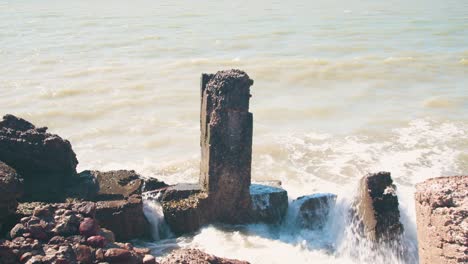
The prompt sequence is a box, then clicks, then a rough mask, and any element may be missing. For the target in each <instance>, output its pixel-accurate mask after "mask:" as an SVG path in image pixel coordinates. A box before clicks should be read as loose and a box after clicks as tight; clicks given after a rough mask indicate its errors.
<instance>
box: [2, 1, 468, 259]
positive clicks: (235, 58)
mask: <svg viewBox="0 0 468 264" xmlns="http://www.w3.org/2000/svg"><path fill="white" fill-rule="evenodd" d="M229 68H239V69H243V70H245V71H246V72H247V73H248V74H249V75H250V77H251V78H252V79H254V81H255V83H254V86H253V87H252V95H253V97H252V99H251V112H252V113H253V114H254V146H253V148H254V150H253V175H252V176H253V179H254V180H281V181H282V182H283V186H284V187H285V188H286V189H287V190H288V192H289V195H290V198H295V197H298V196H301V195H305V194H311V193H315V192H332V193H336V194H338V205H337V208H336V210H335V212H334V217H332V219H330V221H329V225H328V226H327V227H326V228H325V229H324V230H323V231H320V232H312V231H306V230H296V229H295V228H293V227H291V226H290V225H288V223H285V224H284V225H283V226H281V227H277V228H273V229H272V228H269V227H267V226H262V225H252V226H243V227H239V228H232V227H226V228H219V227H207V228H205V229H203V230H202V231H201V232H200V233H198V234H197V235H195V236H194V237H185V238H181V239H178V240H175V239H169V240H162V241H159V242H156V243H154V244H153V245H152V246H153V247H154V249H155V250H156V251H159V250H162V251H164V249H165V248H167V247H175V246H191V247H198V248H201V249H203V250H205V251H207V252H209V253H214V254H217V255H220V256H225V257H230V258H239V259H244V260H249V261H251V262H252V263H312V262H314V263H373V264H377V263H415V262H417V253H416V250H415V248H416V245H417V242H416V237H415V236H416V235H415V212H414V201H413V191H414V185H415V184H416V183H418V182H420V181H423V180H424V179H427V178H429V177H435V176H441V175H455V174H466V173H467V171H468V1H465V0H448V1H433V0H429V1H410V2H408V1H396V0H388V1H370V0H365V1H357V0H351V1H343V0H334V1H325V0H311V1H293V2H291V1H289V2H288V1H261V0H259V1H206V0H203V1H165V0H161V1H146V0H134V1H121V0H114V1H108V0H102V1H89V0H82V1H73V2H70V1H52V0H44V1H31V0H21V1H20V0H16V1H4V0H0V114H2V115H3V114H6V113H12V114H15V115H18V116H21V117H23V118H26V119H28V120H31V121H32V122H34V123H35V124H37V125H42V126H48V127H49V128H50V131H51V132H53V133H57V134H59V135H61V136H62V137H64V138H67V139H69V140H70V141H71V143H72V145H73V148H74V150H75V152H76V153H77V156H78V160H79V161H80V164H79V169H80V170H83V169H90V168H92V169H101V170H106V169H135V170H137V171H138V172H140V173H141V174H143V175H147V176H152V177H157V178H160V179H163V180H166V181H167V182H170V183H175V182H182V181H190V182H195V181H197V178H198V166H199V159H200V153H199V100H200V98H199V77H200V74H201V73H202V72H215V71H217V70H221V69H229ZM382 170H384V171H390V172H392V177H393V179H394V180H395V182H396V184H397V187H398V196H399V199H400V209H401V212H402V217H401V220H402V222H403V223H404V225H405V228H406V229H405V230H406V231H405V242H404V243H403V245H402V246H403V247H405V248H406V249H407V251H408V252H409V253H408V256H407V257H406V258H404V259H402V258H399V257H398V256H396V255H395V254H393V253H392V249H388V250H387V249H384V250H376V249H373V248H372V247H371V246H369V245H368V244H367V243H366V241H356V240H355V238H353V237H351V235H350V230H349V226H348V225H347V223H346V222H345V221H344V220H343V219H344V218H345V217H342V215H341V214H344V213H345V212H346V210H347V209H348V208H349V205H350V203H351V202H352V199H353V193H354V191H355V189H356V187H357V181H358V179H359V178H360V177H362V176H363V175H364V174H366V173H367V172H376V171H382Z"/></svg>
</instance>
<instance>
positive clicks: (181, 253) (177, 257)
mask: <svg viewBox="0 0 468 264" xmlns="http://www.w3.org/2000/svg"><path fill="white" fill-rule="evenodd" d="M160 263H161V264H178V263H190V264H249V262H246V261H240V260H234V259H226V258H220V257H216V256H213V255H210V254H207V253H204V252H202V251H200V250H198V249H179V250H176V251H174V252H172V253H171V254H170V255H169V256H166V257H165V258H163V259H162V260H161V261H160Z"/></svg>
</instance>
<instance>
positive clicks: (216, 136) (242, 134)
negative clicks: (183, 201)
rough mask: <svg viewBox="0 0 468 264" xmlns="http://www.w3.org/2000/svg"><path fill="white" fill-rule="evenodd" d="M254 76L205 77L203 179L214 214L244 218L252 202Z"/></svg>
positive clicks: (225, 73)
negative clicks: (251, 99)
mask: <svg viewBox="0 0 468 264" xmlns="http://www.w3.org/2000/svg"><path fill="white" fill-rule="evenodd" d="M252 84H253V80H251V79H250V78H249V76H248V75H247V74H246V73H245V72H243V71H240V70H228V71H219V72H217V73H216V74H203V75H202V78H201V94H202V103H201V113H200V120H201V140H200V141H201V148H202V151H201V152H202V155H201V168H200V185H201V187H202V189H203V190H204V191H205V192H207V193H208V196H209V197H210V198H209V199H211V201H213V210H214V211H213V213H214V215H213V217H214V218H215V219H216V220H220V221H222V222H227V223H242V222H245V221H246V216H248V213H249V211H250V208H251V204H250V202H251V198H250V190H249V186H250V180H251V175H250V174H251V162H252V123H253V116H252V113H250V112H249V100H250V97H251V95H250V86H251V85H252Z"/></svg>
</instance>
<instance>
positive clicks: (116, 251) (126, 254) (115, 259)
mask: <svg viewBox="0 0 468 264" xmlns="http://www.w3.org/2000/svg"><path fill="white" fill-rule="evenodd" d="M104 259H105V260H106V261H108V262H110V263H128V264H130V263H136V259H135V257H134V256H133V255H132V253H131V252H130V251H129V250H127V249H122V248H110V249H107V250H106V253H104Z"/></svg>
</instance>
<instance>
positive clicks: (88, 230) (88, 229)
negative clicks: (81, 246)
mask: <svg viewBox="0 0 468 264" xmlns="http://www.w3.org/2000/svg"><path fill="white" fill-rule="evenodd" d="M98 229H99V225H98V223H97V222H96V220H94V219H93V218H85V219H84V220H83V221H81V223H80V234H81V235H83V236H86V237H90V236H94V235H96V234H97V232H98Z"/></svg>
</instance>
